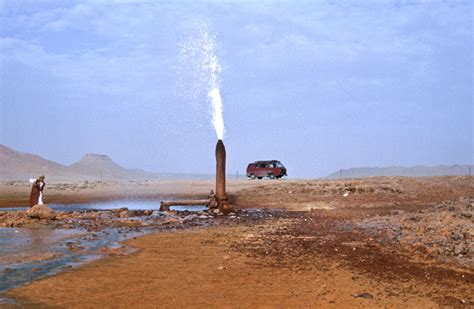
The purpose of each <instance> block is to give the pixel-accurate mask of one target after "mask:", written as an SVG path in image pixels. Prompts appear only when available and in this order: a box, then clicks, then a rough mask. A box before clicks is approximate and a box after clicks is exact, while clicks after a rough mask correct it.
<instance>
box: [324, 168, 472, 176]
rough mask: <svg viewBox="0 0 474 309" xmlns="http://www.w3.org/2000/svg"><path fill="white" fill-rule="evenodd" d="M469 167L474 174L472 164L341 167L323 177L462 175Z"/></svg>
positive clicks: (465, 173)
mask: <svg viewBox="0 0 474 309" xmlns="http://www.w3.org/2000/svg"><path fill="white" fill-rule="evenodd" d="M469 168H470V169H471V173H472V174H474V165H450V166H447V165H439V166H413V167H402V166H390V167H358V168H350V169H342V170H340V171H337V172H334V173H332V174H330V175H328V176H326V177H325V178H327V179H339V178H364V177H373V176H408V177H423V176H463V175H469Z"/></svg>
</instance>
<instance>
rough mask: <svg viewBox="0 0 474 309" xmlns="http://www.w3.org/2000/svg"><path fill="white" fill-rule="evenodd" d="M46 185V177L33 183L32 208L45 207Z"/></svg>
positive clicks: (39, 178) (41, 177)
mask: <svg viewBox="0 0 474 309" xmlns="http://www.w3.org/2000/svg"><path fill="white" fill-rule="evenodd" d="M45 185H46V183H45V182H44V175H43V176H40V177H38V178H37V179H36V180H34V181H33V186H32V187H31V194H30V207H33V206H35V205H43V189H44V186H45Z"/></svg>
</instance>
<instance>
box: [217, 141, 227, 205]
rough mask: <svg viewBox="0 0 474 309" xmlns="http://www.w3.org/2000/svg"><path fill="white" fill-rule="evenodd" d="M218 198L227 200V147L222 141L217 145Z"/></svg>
mask: <svg viewBox="0 0 474 309" xmlns="http://www.w3.org/2000/svg"><path fill="white" fill-rule="evenodd" d="M216 196H217V198H218V200H220V199H225V198H226V193H225V146H224V142H223V141H222V140H221V139H220V140H218V141H217V144H216Z"/></svg>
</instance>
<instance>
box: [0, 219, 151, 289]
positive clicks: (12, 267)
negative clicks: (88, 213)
mask: <svg viewBox="0 0 474 309" xmlns="http://www.w3.org/2000/svg"><path fill="white" fill-rule="evenodd" d="M147 232H148V231H147V230H145V229H144V230H142V231H131V230H130V229H127V228H109V229H104V230H102V231H100V232H86V231H84V230H82V229H70V230H64V229H52V228H49V227H41V228H0V253H1V255H0V292H3V291H6V290H8V289H11V288H14V287H18V286H20V285H22V284H25V283H28V282H31V281H34V280H37V279H40V278H42V277H45V276H49V275H53V274H56V273H58V272H60V271H61V270H63V269H64V268H67V267H77V266H80V265H82V264H84V263H85V262H88V261H92V260H94V259H98V258H100V257H101V256H103V255H104V252H101V249H102V248H104V247H106V248H117V247H119V244H118V242H119V241H122V240H125V239H128V238H132V237H136V236H140V235H144V234H145V233H147ZM102 251H105V252H106V250H102Z"/></svg>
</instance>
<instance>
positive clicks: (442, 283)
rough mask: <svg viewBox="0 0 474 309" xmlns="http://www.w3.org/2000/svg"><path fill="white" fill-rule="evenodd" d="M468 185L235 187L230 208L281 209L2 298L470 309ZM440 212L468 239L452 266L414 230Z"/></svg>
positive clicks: (143, 246) (473, 282) (150, 242)
mask: <svg viewBox="0 0 474 309" xmlns="http://www.w3.org/2000/svg"><path fill="white" fill-rule="evenodd" d="M472 180H473V179H472V178H469V177H434V178H418V179H409V178H378V179H368V180H351V181H347V180H346V181H329V182H325V181H291V182H289V181H288V182H284V181H275V182H267V183H265V185H264V186H263V187H258V188H247V189H244V190H242V191H240V192H234V193H233V194H232V199H233V202H234V205H237V206H238V207H240V208H253V207H256V208H257V207H258V208H262V207H266V208H286V209H287V210H285V211H280V212H265V215H262V216H259V212H254V213H253V214H252V215H251V216H244V215H239V214H238V216H240V219H238V220H236V221H241V223H240V224H236V225H234V226H231V227H214V228H207V229H200V230H193V231H186V232H184V231H183V232H179V233H176V232H175V233H155V234H151V235H148V236H145V237H141V238H138V239H134V240H130V241H127V245H129V246H133V247H135V248H137V249H138V251H137V252H136V253H133V254H130V255H126V256H110V257H108V258H106V259H103V260H100V261H96V262H93V263H91V264H89V265H86V266H84V267H81V268H79V269H74V270H70V271H68V272H66V273H63V274H60V275H57V276H53V277H49V278H46V279H43V280H39V281H37V282H34V283H32V284H30V285H27V286H24V287H21V288H17V289H14V290H12V291H10V292H9V293H8V295H9V296H13V297H15V298H16V299H18V301H19V304H20V305H22V306H32V307H37V306H41V305H43V306H47V307H49V306H57V307H121V308H129V307H163V308H170V307H173V308H174V307H185V308H195V307H199V308H208V307H227V308H228V307H232V308H233V307H239V308H242V307H244V308H269V307H272V308H273V307H277V308H286V307H312V308H317V307H323V308H346V307H356V308H358V307H360V308H365V307H373V308H380V307H394V308H436V307H445V306H446V307H455V308H456V307H460V308H471V307H473V306H474V298H473V295H474V269H473V268H472V266H471V265H470V264H469V263H467V264H466V263H462V262H463V261H465V260H466V259H469V254H471V252H470V251H469V250H470V249H469V248H470V247H469V245H470V244H472V238H471V236H472V235H471V234H469V233H470V232H471V231H472V229H470V228H469V227H470V224H472V219H471V218H472V217H469V214H470V213H471V212H472V208H471V207H472V205H473V202H474V187H473V181H472ZM345 192H349V194H348V196H346V197H344V196H343V194H344V193H345ZM443 205H445V206H443ZM450 206H453V209H454V210H453V211H451V210H450V209H451V208H449V207H450ZM310 209H312V210H310ZM295 210H307V211H295ZM458 210H459V211H458ZM445 212H446V213H449V214H450V215H446V218H452V219H449V220H448V219H446V220H445V221H443V222H444V223H443V224H444V225H445V227H446V229H448V234H449V235H451V234H452V233H458V232H457V231H458V229H459V226H460V222H462V224H461V225H462V226H467V227H468V232H469V233H467V234H466V232H465V230H462V229H461V230H460V231H461V232H459V233H464V234H466V235H464V234H463V237H464V238H461V240H462V241H465V242H466V243H467V247H466V248H467V249H466V250H467V251H466V252H463V253H462V254H461V256H456V258H453V259H446V258H445V257H446V254H445V253H444V252H445V251H440V252H439V253H437V254H433V252H429V251H426V250H423V248H428V247H429V246H430V244H431V243H432V240H433V239H434V240H436V241H438V238H436V237H435V238H433V237H431V236H430V237H425V234H424V233H420V234H419V235H418V236H416V235H417V234H416V233H412V232H411V231H412V228H414V227H415V226H416V224H420V222H421V223H422V224H423V225H424V227H425V228H430V229H429V230H430V231H438V230H437V229H436V228H435V227H434V224H435V223H436V220H434V219H433V218H434V217H433V216H436V215H437V214H438V213H445ZM461 213H464V215H461ZM411 216H417V217H419V220H409V218H410V217H411ZM382 218H383V219H384V220H381V219H382ZM385 219H387V220H388V221H387V220H385ZM459 220H464V221H459ZM380 222H382V223H380ZM387 222H389V224H387ZM372 223H374V224H375V226H376V227H380V228H373V227H374V226H373V225H371V224H372ZM431 223H432V224H433V226H432V224H431ZM384 224H387V227H384ZM396 224H399V225H400V226H402V228H403V231H405V229H406V230H407V231H408V232H407V233H406V234H403V233H402V234H401V235H402V236H400V237H398V236H397V237H393V235H392V232H390V231H391V230H390V228H388V227H391V226H393V225H396ZM367 227H369V228H367ZM436 233H438V232H436ZM397 235H398V234H397ZM404 235H408V236H410V237H412V236H415V237H418V238H417V241H416V243H417V246H413V245H412V243H410V242H405V241H403V240H404V238H403V237H404ZM425 238H426V239H427V240H425ZM448 240H449V241H453V242H454V243H456V242H458V241H461V240H460V238H459V237H455V238H449V239H448Z"/></svg>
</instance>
